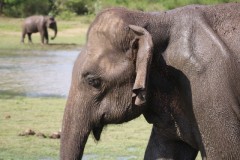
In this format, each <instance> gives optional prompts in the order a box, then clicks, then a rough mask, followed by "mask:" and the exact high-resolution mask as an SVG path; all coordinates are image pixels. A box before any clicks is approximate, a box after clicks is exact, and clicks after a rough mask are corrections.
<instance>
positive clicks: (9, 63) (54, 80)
mask: <svg viewBox="0 0 240 160" xmlns="http://www.w3.org/2000/svg"><path fill="white" fill-rule="evenodd" d="M78 54H79V51H32V52H24V53H17V54H14V55H4V56H1V53H0V94H9V95H24V96H29V97H66V96H67V95H68V91H69V87H70V84H71V74H72V67H73V63H74V61H75V59H76V57H77V55H78Z"/></svg>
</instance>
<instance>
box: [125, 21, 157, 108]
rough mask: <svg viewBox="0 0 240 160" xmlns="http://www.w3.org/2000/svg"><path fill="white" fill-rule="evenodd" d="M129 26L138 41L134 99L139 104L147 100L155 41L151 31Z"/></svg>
mask: <svg viewBox="0 0 240 160" xmlns="http://www.w3.org/2000/svg"><path fill="white" fill-rule="evenodd" d="M129 28H130V29H131V30H132V31H133V32H134V33H135V34H136V38H135V40H134V41H135V42H133V43H138V44H137V46H138V49H137V54H136V79H135V82H134V85H133V89H132V91H133V95H132V98H133V101H134V104H135V105H137V106H140V105H142V104H143V103H145V102H146V93H147V86H146V85H147V79H148V73H149V68H150V67H149V66H150V63H151V60H152V50H153V42H152V36H151V35H150V33H149V32H148V31H147V30H146V29H144V28H142V27H139V26H135V25H129Z"/></svg>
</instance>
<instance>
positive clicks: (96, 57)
mask: <svg viewBox="0 0 240 160" xmlns="http://www.w3.org/2000/svg"><path fill="white" fill-rule="evenodd" d="M88 60H89V61H90V62H92V63H93V66H95V67H94V68H95V69H94V70H98V71H100V74H101V75H103V76H104V77H105V78H106V79H112V78H118V77H119V75H124V74H125V73H124V72H126V71H128V70H129V68H130V66H129V60H128V59H126V58H125V57H124V55H121V54H118V53H114V51H108V50H101V49H100V50H98V52H97V53H95V54H89V55H88Z"/></svg>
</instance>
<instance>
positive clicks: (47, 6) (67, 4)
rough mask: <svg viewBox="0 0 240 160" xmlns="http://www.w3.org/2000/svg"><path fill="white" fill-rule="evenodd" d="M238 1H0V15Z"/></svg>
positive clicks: (69, 13)
mask: <svg viewBox="0 0 240 160" xmlns="http://www.w3.org/2000/svg"><path fill="white" fill-rule="evenodd" d="M235 1H239V0H0V14H1V12H3V13H4V14H5V15H7V16H13V17H26V16H29V15H32V14H45V15H46V14H51V15H61V16H62V17H64V19H66V18H67V17H69V18H71V17H74V16H75V15H86V14H97V13H98V12H99V11H100V10H101V9H104V8H107V7H113V6H123V7H128V8H131V9H136V10H142V11H157V10H167V9H173V8H176V7H179V6H184V5H188V4H216V3H226V2H235Z"/></svg>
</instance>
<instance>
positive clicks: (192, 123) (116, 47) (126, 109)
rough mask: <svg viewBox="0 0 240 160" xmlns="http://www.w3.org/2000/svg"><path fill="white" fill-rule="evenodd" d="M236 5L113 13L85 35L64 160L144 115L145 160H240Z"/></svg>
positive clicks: (66, 120) (239, 9)
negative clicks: (147, 127)
mask: <svg viewBox="0 0 240 160" xmlns="http://www.w3.org/2000/svg"><path fill="white" fill-rule="evenodd" d="M239 22H240V4H238V3H231V4H224V5H216V6H200V5H192V6H186V7H182V8H178V9H174V10H170V11H166V12H158V13H146V12H137V11H129V10H127V9H123V8H112V9H108V10H105V11H103V12H101V13H100V14H99V15H98V16H97V17H96V19H95V20H94V22H93V23H92V25H91V26H90V28H89V31H88V34H87V43H86V45H85V47H84V49H83V50H82V52H81V53H80V55H79V57H78V58H77V60H76V62H75V65H74V68H73V75H72V84H71V89H70V93H69V97H68V101H67V104H66V108H65V112H64V117H63V127H62V137H61V151H60V152H61V153H60V157H61V159H62V160H73V159H74V160H75V159H81V158H82V155H83V151H84V147H85V144H86V141H87V138H88V136H89V134H90V132H92V133H93V135H94V137H95V139H96V140H99V139H100V135H101V132H102V129H103V127H104V126H106V125H107V124H118V123H123V122H126V121H129V120H131V119H134V118H136V117H138V116H139V115H141V114H143V115H144V116H145V118H146V120H147V122H149V123H152V124H153V129H152V133H151V136H150V139H149V143H148V146H147V149H146V152H145V157H144V159H146V160H155V159H186V160H188V159H195V157H196V155H197V152H198V151H200V152H201V156H202V158H203V159H216V160H218V159H233V160H234V159H238V158H239V157H240V152H239V151H240V107H239V102H240V74H239V72H240V63H239V62H240V45H239V39H240V23H239Z"/></svg>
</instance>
